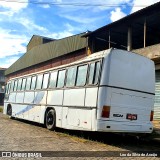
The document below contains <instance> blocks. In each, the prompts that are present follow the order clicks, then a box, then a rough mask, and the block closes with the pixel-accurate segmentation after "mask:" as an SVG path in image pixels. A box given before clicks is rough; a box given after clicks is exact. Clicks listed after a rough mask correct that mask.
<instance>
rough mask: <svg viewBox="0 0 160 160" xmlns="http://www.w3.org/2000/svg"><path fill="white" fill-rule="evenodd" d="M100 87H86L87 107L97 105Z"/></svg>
mask: <svg viewBox="0 0 160 160" xmlns="http://www.w3.org/2000/svg"><path fill="white" fill-rule="evenodd" d="M97 96H98V87H96V88H95V87H93V88H86V97H85V107H96V106H97Z"/></svg>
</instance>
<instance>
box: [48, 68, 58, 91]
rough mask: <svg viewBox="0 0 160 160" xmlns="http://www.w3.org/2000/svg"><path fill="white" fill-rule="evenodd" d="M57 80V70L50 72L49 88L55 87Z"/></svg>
mask: <svg viewBox="0 0 160 160" xmlns="http://www.w3.org/2000/svg"><path fill="white" fill-rule="evenodd" d="M56 82H57V71H55V72H51V76H50V82H49V88H55V87H56Z"/></svg>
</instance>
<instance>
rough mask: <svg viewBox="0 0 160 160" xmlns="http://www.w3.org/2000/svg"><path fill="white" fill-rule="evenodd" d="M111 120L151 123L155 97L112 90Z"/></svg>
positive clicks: (134, 92)
mask: <svg viewBox="0 0 160 160" xmlns="http://www.w3.org/2000/svg"><path fill="white" fill-rule="evenodd" d="M110 102H111V110H110V120H114V121H126V122H127V121H130V122H133V123H139V122H149V121H150V114H151V110H152V108H153V104H154V96H153V95H150V94H146V93H141V92H136V91H127V90H123V91H121V92H117V91H114V92H113V90H112V95H111V101H110Z"/></svg>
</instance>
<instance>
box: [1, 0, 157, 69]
mask: <svg viewBox="0 0 160 160" xmlns="http://www.w3.org/2000/svg"><path fill="white" fill-rule="evenodd" d="M158 1H159V0H145V1H142V0H85V1H82V0H74V1H70V0H0V67H9V66H10V65H11V64H12V63H14V62H15V61H16V60H17V59H18V58H19V57H20V56H22V55H23V54H24V53H25V52H26V45H27V44H28V42H29V40H30V39H31V37H32V35H41V36H45V37H50V38H54V39H60V38H63V37H67V36H71V35H73V34H78V33H81V32H85V31H87V30H90V31H93V30H96V29H97V28H99V27H102V26H104V25H107V24H109V23H111V22H113V21H116V20H118V19H120V18H122V17H124V16H126V15H128V14H131V13H133V12H135V11H137V10H139V9H142V8H144V7H147V6H148V5H151V4H153V3H156V2H158ZM33 2H34V3H33Z"/></svg>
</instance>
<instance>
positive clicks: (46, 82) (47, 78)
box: [42, 73, 49, 89]
mask: <svg viewBox="0 0 160 160" xmlns="http://www.w3.org/2000/svg"><path fill="white" fill-rule="evenodd" d="M48 80H49V73H45V74H44V75H43V86H42V89H46V88H47V87H48Z"/></svg>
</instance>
